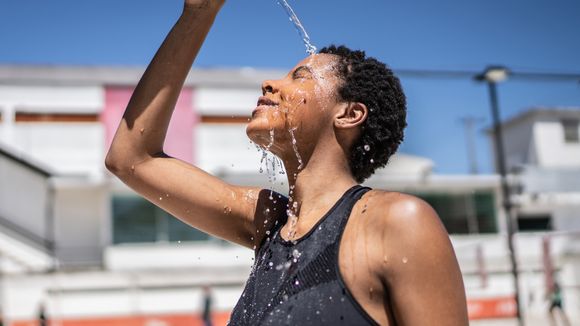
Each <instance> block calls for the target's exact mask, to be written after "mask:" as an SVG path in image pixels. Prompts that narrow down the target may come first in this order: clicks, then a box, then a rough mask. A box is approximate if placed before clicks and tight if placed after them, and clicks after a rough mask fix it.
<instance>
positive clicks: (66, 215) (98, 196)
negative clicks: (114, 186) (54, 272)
mask: <svg viewBox="0 0 580 326" xmlns="http://www.w3.org/2000/svg"><path fill="white" fill-rule="evenodd" d="M107 192H108V189H107V188H106V187H105V186H104V185H94V186H92V185H86V184H80V185H76V186H59V187H58V188H57V190H56V193H55V197H56V201H55V207H54V216H55V219H56V225H55V237H56V239H57V240H58V242H57V247H56V255H57V257H58V258H59V260H60V261H61V262H62V263H65V264H69V265H70V264H75V265H80V264H93V265H94V264H97V265H99V264H100V263H101V262H102V251H103V249H104V248H105V247H106V246H107V245H109V244H110V243H109V238H108V237H105V236H104V232H103V230H102V229H103V228H104V227H106V226H107V225H108V223H107V221H105V220H106V218H107V217H108V216H109V214H108V210H109V200H108V199H109V197H108V193H107ZM107 232H110V231H109V230H107Z"/></svg>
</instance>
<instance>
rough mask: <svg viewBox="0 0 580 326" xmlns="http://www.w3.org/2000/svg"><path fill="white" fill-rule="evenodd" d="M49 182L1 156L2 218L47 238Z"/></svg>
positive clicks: (0, 215)
mask: <svg viewBox="0 0 580 326" xmlns="http://www.w3.org/2000/svg"><path fill="white" fill-rule="evenodd" d="M47 196H48V180H47V178H46V177H45V176H43V175H41V174H39V173H37V172H34V171H32V170H30V169H29V168H27V167H25V166H23V165H21V164H19V163H16V162H15V161H13V160H10V159H8V158H6V157H4V156H2V155H0V217H3V218H5V219H8V220H10V221H12V222H13V223H15V224H17V225H19V226H20V227H22V228H25V229H27V230H29V231H30V232H32V233H34V234H36V235H38V236H40V237H44V236H45V215H46V206H47V200H48V198H47Z"/></svg>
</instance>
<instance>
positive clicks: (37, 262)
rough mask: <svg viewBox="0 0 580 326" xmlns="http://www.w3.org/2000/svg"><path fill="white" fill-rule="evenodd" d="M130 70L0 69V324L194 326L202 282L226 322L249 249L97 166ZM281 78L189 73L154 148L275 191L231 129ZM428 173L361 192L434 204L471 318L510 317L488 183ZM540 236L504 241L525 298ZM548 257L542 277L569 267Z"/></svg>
mask: <svg viewBox="0 0 580 326" xmlns="http://www.w3.org/2000/svg"><path fill="white" fill-rule="evenodd" d="M142 72H143V70H142V69H140V68H111V67H43V66H0V262H1V264H0V267H1V271H2V273H3V274H4V275H3V277H2V287H1V289H2V290H0V291H1V293H0V299H1V300H0V308H1V309H2V311H3V314H4V318H5V322H6V323H5V324H6V325H29V323H30V322H31V321H32V320H33V319H34V318H35V316H36V315H37V314H38V309H39V307H40V306H41V305H43V306H44V307H45V310H46V314H47V315H48V316H50V318H52V319H56V320H61V321H67V322H69V323H71V324H70V325H85V324H84V323H85V322H91V321H92V322H94V321H100V322H101V324H103V325H105V324H107V325H113V324H115V323H117V324H122V325H142V324H145V323H150V324H151V325H153V324H154V325H185V324H187V325H195V323H197V322H199V318H198V317H197V315H198V314H199V311H200V309H201V302H202V291H201V287H202V286H203V285H206V284H210V285H212V288H213V295H214V303H215V305H214V308H215V309H214V310H215V311H216V318H218V319H219V321H220V322H222V323H223V322H225V320H227V317H228V314H229V311H230V310H231V309H232V307H233V304H235V302H236V301H237V299H238V297H239V295H240V293H241V289H242V286H243V283H244V281H245V279H246V277H247V275H248V272H249V268H250V266H251V264H252V256H253V254H252V252H251V251H249V250H246V249H244V248H240V247H236V246H233V245H231V244H229V243H227V242H224V241H221V240H218V239H214V238H211V237H208V236H207V235H205V234H203V233H201V232H198V231H196V230H194V229H192V228H190V227H188V226H186V225H184V224H182V223H181V222H179V221H177V220H176V219H174V218H172V217H170V216H169V215H168V214H166V213H165V212H163V211H161V210H160V209H158V208H156V207H155V206H154V205H152V204H150V203H149V202H147V201H146V200H144V199H142V198H141V197H139V196H137V195H135V194H134V193H133V192H132V191H131V190H130V189H128V188H127V187H126V186H125V185H123V184H122V183H121V182H119V181H118V180H117V179H116V178H114V177H112V176H111V175H109V173H108V172H107V171H106V170H105V168H104V165H103V161H104V156H105V154H106V151H107V149H108V145H109V144H110V141H111V139H112V136H113V134H114V132H115V130H116V127H117V124H118V122H119V121H120V118H121V115H122V113H123V110H124V108H125V105H126V104H127V102H128V100H129V97H130V95H131V92H132V89H133V87H134V85H135V84H136V82H137V81H138V79H139V77H140V76H141V74H142ZM284 74H285V72H283V71H275V70H272V71H268V70H254V69H250V68H243V69H207V70H193V71H192V72H191V73H190V75H189V77H188V79H187V81H186V85H185V87H184V90H183V92H182V94H181V96H180V100H179V101H178V103H177V106H176V110H175V114H174V117H173V119H172V122H171V127H170V132H169V135H168V137H167V142H166V151H167V152H168V153H169V154H171V155H173V156H176V157H178V158H180V159H183V160H185V161H188V162H192V163H195V164H196V165H198V166H200V167H201V168H203V169H205V170H206V171H208V172H210V173H212V174H215V175H218V176H220V177H221V178H223V179H225V180H226V181H228V182H232V183H236V184H251V185H258V186H262V187H274V188H275V189H278V190H280V191H282V192H283V191H284V185H285V180H281V179H280V178H278V180H277V181H276V182H275V183H274V184H273V185H272V184H271V183H269V182H268V177H267V176H266V175H265V174H260V173H259V172H258V170H259V162H260V157H261V154H260V153H259V152H258V151H257V150H256V149H255V148H254V146H253V145H251V144H250V143H249V141H248V140H247V138H246V136H245V123H246V122H247V117H248V116H249V114H250V112H251V110H252V108H253V107H254V106H255V102H256V99H257V97H258V96H259V94H260V83H261V81H262V80H264V79H269V78H276V77H279V76H282V75H284ZM514 146H515V145H514ZM513 152H514V153H515V152H516V150H513ZM546 155H547V154H546ZM517 163H518V164H521V163H522V161H518V162H517ZM571 165H573V164H571ZM432 170H433V162H432V161H430V160H429V159H426V158H421V157H416V156H411V155H406V154H398V155H396V156H395V157H394V159H393V160H392V162H391V163H390V164H389V166H388V167H387V168H386V169H384V170H381V171H379V172H378V173H377V174H376V175H375V176H374V177H373V178H371V179H370V180H369V181H368V182H367V183H366V184H367V185H369V186H371V187H375V188H383V189H392V190H398V191H405V192H410V193H414V194H417V195H419V196H421V197H422V198H424V199H425V200H427V201H428V202H429V203H431V204H432V205H433V206H434V207H435V209H436V210H437V211H438V213H439V215H440V216H441V219H442V221H443V222H444V224H445V225H446V227H447V229H448V230H449V232H450V233H451V234H452V241H453V243H454V245H455V246H456V251H457V254H458V257H459V260H460V263H461V266H462V270H463V272H464V278H465V281H466V286H467V293H468V298H469V300H470V316H471V317H472V318H483V317H490V316H491V317H500V316H510V315H513V290H512V287H511V285H510V277H509V265H508V260H507V255H506V252H507V249H506V241H505V222H504V220H505V219H504V218H503V214H502V213H501V210H500V209H499V202H500V200H499V196H498V194H499V182H498V181H499V179H498V177H497V176H495V175H479V176H473V175H437V174H434V173H433V172H432ZM541 239H542V238H541V236H540V235H537V234H533V235H523V236H522V237H521V238H518V239H517V240H518V244H520V243H521V248H522V250H521V255H522V256H521V257H522V258H521V259H522V262H523V264H522V266H523V268H525V269H526V270H531V271H533V273H532V274H531V276H530V277H528V278H524V280H526V282H528V281H529V282H531V283H529V284H528V285H529V286H528V285H526V286H528V288H529V291H528V292H530V293H536V292H537V293H541V291H543V285H542V284H543V283H542V282H541V275H543V274H542V273H541V269H542V266H543V264H542V254H541V248H542V242H541ZM558 241H559V242H558ZM558 241H556V242H554V244H553V246H552V248H553V252H554V253H555V254H556V257H560V256H558V255H560V253H564V252H567V251H566V250H567V247H566V245H567V243H568V242H566V241H564V240H563V239H561V240H558ZM478 253H482V254H481V255H480V254H478ZM479 257H484V259H481V258H479ZM559 259H560V258H557V259H556V262H555V264H556V268H560V269H562V268H568V267H567V266H571V265H570V264H567V263H566V262H565V261H564V260H561V259H560V260H559ZM482 262H485V263H486V266H485V267H483V266H482V264H481V263H482ZM571 273H572V272H571ZM486 274H488V275H489V277H488V278H487V281H485V278H482V275H486ZM538 280H539V281H538ZM534 282H535V283H534ZM571 282H576V283H574V284H580V282H579V281H578V280H577V279H576V280H575V281H571ZM536 283H537V284H536ZM570 284H572V283H570ZM538 295H539V294H538ZM576 300H577V301H576V302H579V301H580V300H578V299H576ZM576 304H578V303H576ZM578 310H579V311H580V309H578ZM27 323H28V324H27ZM67 325H69V324H68V323H67Z"/></svg>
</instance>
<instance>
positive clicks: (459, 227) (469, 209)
mask: <svg viewBox="0 0 580 326" xmlns="http://www.w3.org/2000/svg"><path fill="white" fill-rule="evenodd" d="M416 195H417V196H418V197H420V198H422V199H423V200H425V201H426V202H427V203H429V204H430V205H431V206H432V207H433V208H434V209H435V211H436V212H437V214H438V215H439V218H441V221H442V222H443V225H445V228H446V229H447V232H449V233H450V234H469V233H495V232H497V225H496V213H495V211H496V209H495V197H494V195H493V193H492V192H491V191H481V192H473V193H464V194H450V193H420V194H416Z"/></svg>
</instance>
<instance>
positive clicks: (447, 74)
mask: <svg viewBox="0 0 580 326" xmlns="http://www.w3.org/2000/svg"><path fill="white" fill-rule="evenodd" d="M394 72H395V73H396V74H397V75H399V76H405V77H417V78H443V79H448V78H449V79H474V78H476V76H478V75H479V74H480V73H481V72H479V71H471V70H437V69H435V70H430V69H394ZM509 77H510V79H520V80H529V81H575V82H580V73H562V72H532V71H511V70H510V71H509Z"/></svg>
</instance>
